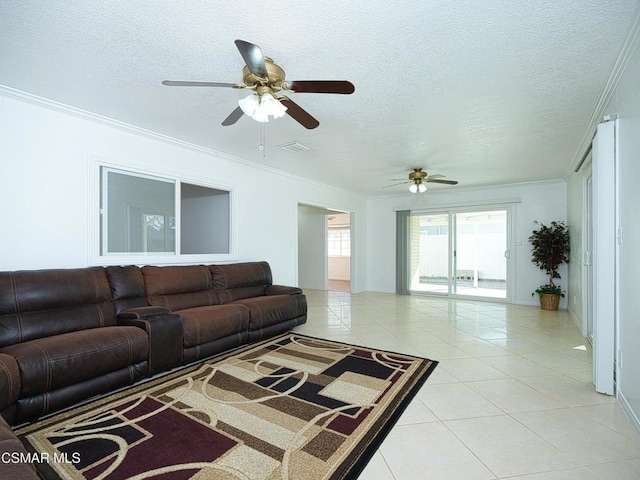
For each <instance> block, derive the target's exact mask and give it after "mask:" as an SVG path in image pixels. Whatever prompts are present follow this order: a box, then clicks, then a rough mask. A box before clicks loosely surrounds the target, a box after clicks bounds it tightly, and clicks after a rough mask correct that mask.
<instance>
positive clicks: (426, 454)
mask: <svg viewBox="0 0 640 480" xmlns="http://www.w3.org/2000/svg"><path fill="white" fill-rule="evenodd" d="M305 293H306V295H307V298H308V302H309V318H308V322H307V323H306V324H305V325H302V326H300V327H298V328H297V329H296V331H298V332H300V333H304V334H308V335H313V336H317V337H321V338H327V339H334V340H338V341H343V342H348V343H353V344H361V345H367V346H370V347H377V348H381V349H386V350H391V351H396V352H404V353H408V354H414V355H419V356H423V357H428V358H431V359H433V360H438V361H440V364H439V365H438V367H437V368H436V370H435V372H434V373H433V374H432V375H431V377H430V378H429V379H428V380H427V383H426V384H425V385H424V387H423V388H422V389H421V390H420V392H419V393H418V394H417V396H416V398H415V399H414V400H413V401H412V403H411V404H410V405H409V407H408V408H407V410H406V411H405V413H404V415H403V416H402V417H401V419H400V420H399V421H398V423H397V424H396V426H395V427H394V428H393V430H392V431H391V433H390V434H389V436H388V437H387V439H386V440H385V441H384V443H383V444H382V446H381V447H380V449H379V450H378V451H377V452H376V454H375V456H374V457H373V459H372V460H371V462H370V463H369V465H368V466H367V467H366V469H365V471H364V472H363V473H362V475H361V476H360V480H413V479H416V480H424V479H425V478H429V479H436V480H484V479H503V478H509V479H518V480H520V479H523V480H524V479H526V480H565V479H566V480H578V479H579V480H599V479H607V480H627V479H629V480H631V479H633V480H637V479H640V440H639V438H638V436H637V435H636V433H635V432H634V430H633V428H632V426H631V424H630V423H629V421H628V420H627V419H626V418H625V416H624V414H623V413H622V411H621V409H620V407H619V406H618V404H617V403H616V401H615V400H614V398H612V397H609V396H606V395H600V394H598V393H595V391H594V389H593V386H592V384H591V378H592V373H591V372H592V364H591V355H592V352H591V348H590V347H589V345H588V344H586V343H585V341H584V339H583V338H582V337H581V335H580V334H579V332H578V330H577V328H576V327H575V325H574V324H573V322H572V321H571V320H570V318H569V316H568V314H567V313H566V312H563V311H560V312H545V311H542V310H540V309H538V308H535V307H527V306H518V305H507V304H500V303H489V302H480V301H478V302H473V301H466V300H465V301H462V300H457V301H456V300H449V299H445V298H435V297H426V296H399V295H393V294H384V293H370V292H366V293H361V294H357V295H353V294H349V293H345V292H325V291H317V290H307V291H305Z"/></svg>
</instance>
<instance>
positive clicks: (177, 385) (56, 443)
mask: <svg viewBox="0 0 640 480" xmlns="http://www.w3.org/2000/svg"><path fill="white" fill-rule="evenodd" d="M436 365H437V362H435V361H432V360H427V359H423V358H417V357H412V356H409V355H402V354H397V353H389V352H384V351H380V350H374V349H370V348H366V347H360V346H355V345H347V344H344V343H337V342H331V341H327V340H320V339H317V338H312V337H307V336H303V335H299V334H292V333H288V334H285V335H282V336H280V337H277V338H274V339H270V340H267V341H263V342H260V343H258V344H253V345H250V346H249V347H245V348H242V349H240V350H235V351H233V352H231V353H229V354H226V355H224V356H220V357H216V358H214V359H211V360H208V361H206V362H205V363H200V364H198V365H194V366H190V367H187V368H186V369H182V370H179V371H176V372H174V373H171V374H169V375H167V376H164V377H162V378H158V379H155V380H152V381H149V382H147V383H144V384H141V385H138V386H135V387H132V388H130V389H127V390H125V391H123V392H120V393H118V394H114V395H111V396H108V397H106V398H104V399H101V400H97V401H95V402H92V403H89V404H86V405H84V406H81V407H78V408H76V409H74V410H70V411H67V412H64V413H61V414H58V415H55V416H53V417H50V418H48V419H46V420H43V421H40V422H38V423H35V424H32V425H29V426H27V427H24V428H22V429H21V430H19V431H18V432H17V433H18V435H19V437H20V438H21V440H22V441H23V443H24V444H25V445H26V447H27V449H28V450H29V452H32V453H33V457H34V459H36V460H37V461H36V465H37V467H38V469H39V472H40V474H41V475H42V476H44V477H45V478H55V479H57V478H63V479H75V478H81V479H84V478H86V479H102V478H108V479H125V478H126V479H146V478H162V479H163V480H169V479H170V480H178V479H187V478H194V479H216V480H218V479H219V480H228V479H229V480H230V479H244V480H275V479H279V480H283V479H295V480H298V479H309V480H320V479H354V478H356V477H357V476H358V474H359V473H360V472H361V471H362V469H363V468H364V466H365V465H366V463H367V462H368V461H369V459H370V458H371V456H372V455H373V454H374V453H375V451H376V449H377V448H378V446H379V445H380V443H381V442H382V440H383V439H384V437H385V436H386V434H387V433H388V432H389V430H390V428H391V427H392V426H393V424H394V423H395V422H396V421H397V419H398V418H399V416H400V414H401V413H402V411H403V410H404V409H405V407H406V406H407V404H408V403H409V402H410V400H411V399H412V398H413V396H414V395H415V393H416V392H417V390H418V389H419V388H420V386H421V385H422V384H423V383H424V381H425V380H426V379H427V377H428V376H429V374H430V373H431V372H432V371H433V370H434V368H435V367H436Z"/></svg>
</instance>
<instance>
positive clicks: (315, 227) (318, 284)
mask: <svg viewBox="0 0 640 480" xmlns="http://www.w3.org/2000/svg"><path fill="white" fill-rule="evenodd" d="M298 286H300V287H301V288H311V289H315V290H325V289H326V288H327V211H326V210H324V209H320V208H315V207H309V206H307V205H300V206H299V207H298Z"/></svg>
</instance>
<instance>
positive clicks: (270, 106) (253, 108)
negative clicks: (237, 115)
mask: <svg viewBox="0 0 640 480" xmlns="http://www.w3.org/2000/svg"><path fill="white" fill-rule="evenodd" d="M238 105H239V106H240V108H241V109H242V111H243V112H244V114H245V115H248V116H249V117H251V118H253V119H254V120H255V121H257V122H268V121H269V115H271V116H272V117H273V118H280V117H282V116H284V114H285V112H286V111H287V107H285V106H284V105H283V104H282V103H280V101H279V100H278V99H277V98H275V97H274V96H273V95H271V94H268V93H267V94H262V95H260V94H258V93H252V94H250V95H249V96H247V97H245V98H241V99H240V100H238Z"/></svg>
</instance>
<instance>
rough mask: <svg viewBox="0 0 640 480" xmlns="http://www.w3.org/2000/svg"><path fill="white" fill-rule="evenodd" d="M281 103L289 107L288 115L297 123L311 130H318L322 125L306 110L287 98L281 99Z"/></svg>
mask: <svg viewBox="0 0 640 480" xmlns="http://www.w3.org/2000/svg"><path fill="white" fill-rule="evenodd" d="M280 102H281V103H282V104H283V105H284V106H285V107H287V115H289V116H290V117H291V118H293V119H294V120H295V121H296V122H298V123H299V124H300V125H302V126H303V127H304V128H308V129H309V130H311V129H313V128H316V127H317V126H318V125H320V122H318V120H316V119H315V118H313V117H312V116H311V115H310V114H309V113H308V112H307V111H306V110H304V109H303V108H302V107H301V106H300V105H298V104H297V103H295V102H294V101H293V100H291V99H289V98H287V97H280Z"/></svg>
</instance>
